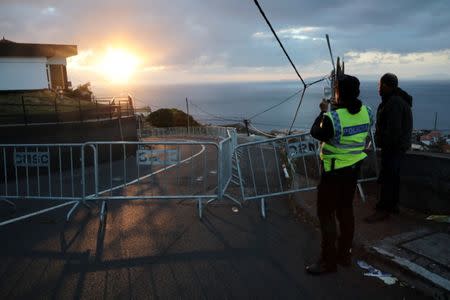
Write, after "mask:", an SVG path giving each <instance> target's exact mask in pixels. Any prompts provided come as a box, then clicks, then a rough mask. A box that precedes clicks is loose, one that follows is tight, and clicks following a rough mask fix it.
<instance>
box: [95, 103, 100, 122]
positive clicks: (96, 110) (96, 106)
mask: <svg viewBox="0 0 450 300" xmlns="http://www.w3.org/2000/svg"><path fill="white" fill-rule="evenodd" d="M95 114H96V115H97V120H98V119H99V116H98V101H97V99H95Z"/></svg>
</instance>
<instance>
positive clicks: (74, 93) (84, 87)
mask: <svg viewBox="0 0 450 300" xmlns="http://www.w3.org/2000/svg"><path fill="white" fill-rule="evenodd" d="M65 94H66V96H67V97H70V98H76V99H82V100H88V101H91V99H92V94H93V93H92V91H91V83H90V82H86V83H85V84H80V85H78V86H77V88H76V89H74V90H71V89H69V90H67V91H66V92H65Z"/></svg>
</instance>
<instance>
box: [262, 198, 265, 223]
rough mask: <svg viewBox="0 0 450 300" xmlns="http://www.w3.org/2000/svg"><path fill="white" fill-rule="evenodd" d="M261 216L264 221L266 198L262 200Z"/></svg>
mask: <svg viewBox="0 0 450 300" xmlns="http://www.w3.org/2000/svg"><path fill="white" fill-rule="evenodd" d="M261 216H262V217H263V219H265V218H266V201H265V200H264V198H261Z"/></svg>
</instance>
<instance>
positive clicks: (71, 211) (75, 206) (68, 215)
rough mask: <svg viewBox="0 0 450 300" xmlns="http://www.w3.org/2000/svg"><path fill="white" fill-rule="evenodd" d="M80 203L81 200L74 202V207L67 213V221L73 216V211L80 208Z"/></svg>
mask: <svg viewBox="0 0 450 300" xmlns="http://www.w3.org/2000/svg"><path fill="white" fill-rule="evenodd" d="M79 205H80V201H78V202H77V203H75V204H74V206H72V208H71V209H70V210H69V212H68V213H67V215H66V222H69V220H70V217H71V216H72V214H73V212H74V211H75V210H76V209H77V208H78V206H79Z"/></svg>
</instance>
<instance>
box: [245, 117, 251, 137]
mask: <svg viewBox="0 0 450 300" xmlns="http://www.w3.org/2000/svg"><path fill="white" fill-rule="evenodd" d="M248 123H249V121H248V120H247V119H245V120H244V124H245V129H246V130H247V136H250V132H249V130H248Z"/></svg>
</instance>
